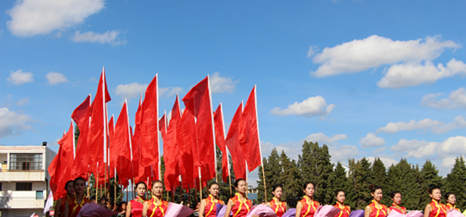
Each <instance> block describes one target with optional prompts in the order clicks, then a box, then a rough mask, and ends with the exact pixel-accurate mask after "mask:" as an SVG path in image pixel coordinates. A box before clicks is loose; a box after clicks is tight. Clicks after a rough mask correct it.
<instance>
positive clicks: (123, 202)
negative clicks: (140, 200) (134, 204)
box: [120, 201, 128, 206]
mask: <svg viewBox="0 0 466 217" xmlns="http://www.w3.org/2000/svg"><path fill="white" fill-rule="evenodd" d="M123 204H125V205H127V204H128V203H126V201H121V202H120V206H121V205H123Z"/></svg>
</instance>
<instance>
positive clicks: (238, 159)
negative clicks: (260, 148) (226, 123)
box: [225, 102, 246, 179]
mask: <svg viewBox="0 0 466 217" xmlns="http://www.w3.org/2000/svg"><path fill="white" fill-rule="evenodd" d="M242 114H243V102H241V104H240V105H239V107H238V109H236V112H235V115H234V116H233V119H232V120H231V124H230V128H229V129H228V134H227V139H226V140H225V145H226V146H227V147H228V150H230V155H231V159H232V160H233V170H234V171H235V178H236V179H245V178H246V160H245V159H244V155H243V150H242V148H241V145H240V144H239V133H240V123H241V116H242Z"/></svg>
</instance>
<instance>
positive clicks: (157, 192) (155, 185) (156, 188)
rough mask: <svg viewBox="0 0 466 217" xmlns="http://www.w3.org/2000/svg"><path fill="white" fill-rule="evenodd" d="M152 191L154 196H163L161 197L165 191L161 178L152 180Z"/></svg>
mask: <svg viewBox="0 0 466 217" xmlns="http://www.w3.org/2000/svg"><path fill="white" fill-rule="evenodd" d="M151 192H152V195H153V196H156V197H158V198H161V197H162V193H163V184H162V181H160V180H156V181H153V182H152V188H151Z"/></svg>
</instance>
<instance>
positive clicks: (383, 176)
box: [369, 158, 391, 205]
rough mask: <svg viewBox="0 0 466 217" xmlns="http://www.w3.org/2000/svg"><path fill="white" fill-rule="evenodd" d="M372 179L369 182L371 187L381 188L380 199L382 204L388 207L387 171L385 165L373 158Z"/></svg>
mask: <svg viewBox="0 0 466 217" xmlns="http://www.w3.org/2000/svg"><path fill="white" fill-rule="evenodd" d="M371 170H372V174H373V175H372V179H371V180H370V181H369V182H370V183H371V184H373V185H377V186H379V187H381V188H382V191H383V194H384V196H383V197H382V201H381V202H382V204H386V205H389V204H391V203H390V201H391V200H390V189H388V188H387V171H386V169H385V165H384V164H383V162H382V160H380V158H375V159H374V163H373V164H372V167H371Z"/></svg>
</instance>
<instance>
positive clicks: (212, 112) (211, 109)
mask: <svg viewBox="0 0 466 217" xmlns="http://www.w3.org/2000/svg"><path fill="white" fill-rule="evenodd" d="M207 84H208V86H209V101H210V119H211V121H212V122H211V123H212V141H213V143H214V165H215V182H217V183H218V177H217V176H218V171H217V150H216V149H215V144H216V141H215V123H214V115H213V114H214V110H213V108H212V94H211V91H210V78H209V75H207ZM201 200H202V198H201Z"/></svg>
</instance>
